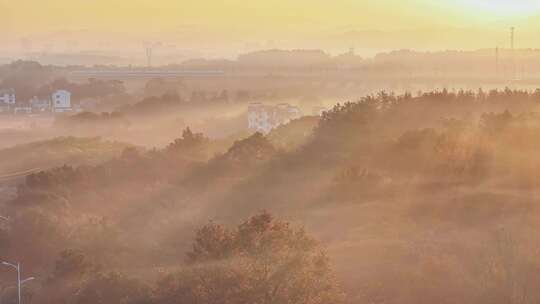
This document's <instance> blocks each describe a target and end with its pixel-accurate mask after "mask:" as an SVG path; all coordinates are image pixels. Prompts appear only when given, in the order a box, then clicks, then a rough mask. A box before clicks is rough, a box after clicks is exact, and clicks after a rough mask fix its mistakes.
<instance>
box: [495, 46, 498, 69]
mask: <svg viewBox="0 0 540 304" xmlns="http://www.w3.org/2000/svg"><path fill="white" fill-rule="evenodd" d="M495 76H496V77H499V46H498V45H497V47H495Z"/></svg>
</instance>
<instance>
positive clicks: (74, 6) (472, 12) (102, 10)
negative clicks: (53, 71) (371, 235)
mask: <svg viewBox="0 0 540 304" xmlns="http://www.w3.org/2000/svg"><path fill="white" fill-rule="evenodd" d="M0 11H1V12H2V15H3V17H6V16H7V18H3V26H2V27H0V33H3V34H6V35H11V36H14V37H15V36H16V37H26V36H32V35H44V34H47V33H53V32H56V33H58V32H79V33H80V32H81V31H85V32H86V33H87V34H79V37H78V39H80V40H84V39H90V36H91V34H90V33H93V35H94V36H95V35H101V36H103V37H107V35H109V34H110V35H112V34H113V33H115V34H117V35H122V37H131V36H132V37H137V38H133V39H139V38H140V37H143V36H145V35H147V36H149V35H153V37H154V38H153V39H155V40H160V39H163V40H166V39H170V37H176V39H177V40H185V41H190V42H193V41H195V42H196V41H199V40H200V41H203V40H211V39H216V41H217V42H221V41H223V40H231V41H232V40H256V39H261V40H277V41H280V39H283V40H288V41H293V40H295V39H297V40H298V41H307V40H310V41H312V42H313V41H315V40H317V39H326V40H328V37H332V36H335V35H337V36H339V35H341V34H343V33H346V32H351V31H360V32H363V31H386V32H390V33H392V32H393V33H400V32H404V31H405V32H407V33H408V36H407V38H408V39H409V40H411V41H410V42H411V44H412V45H414V42H415V41H418V42H419V43H420V41H424V42H425V41H427V40H430V39H431V38H433V39H435V38H436V39H441V37H440V36H441V33H442V32H443V31H445V30H449V31H453V32H452V35H453V36H452V39H455V41H456V42H455V43H463V45H464V46H466V44H467V43H466V42H467V41H474V42H477V44H478V46H482V45H481V44H482V43H483V44H486V47H487V46H488V45H489V46H490V47H491V46H492V45H493V44H496V43H500V42H499V41H491V40H502V39H504V37H506V33H501V34H499V35H500V37H499V36H497V35H494V34H493V37H492V36H489V35H488V34H487V33H488V32H489V33H492V32H497V31H499V32H502V31H505V30H506V29H508V27H509V26H510V25H514V24H517V25H518V26H520V25H521V26H522V27H524V28H526V29H523V30H522V33H523V35H524V36H525V35H526V34H525V32H530V33H531V35H532V33H533V32H535V29H536V26H537V25H538V24H540V23H539V22H537V21H536V18H535V17H536V16H537V15H538V12H540V0H249V1H248V0H0ZM460 30H462V33H460ZM482 31H485V32H486V35H482V36H484V37H483V40H482V39H480V41H477V38H478V37H476V38H475V37H472V35H478V34H479V33H481V32H482ZM97 33H99V34H97ZM85 35H88V37H85ZM372 36H373V34H372ZM430 37H431V38H430ZM375 38H376V37H375ZM70 39H73V37H71V38H70ZM365 39H368V38H365ZM433 39H431V40H433ZM330 40H331V39H330ZM368 40H369V39H368ZM531 41H532V39H531ZM206 43H208V41H206ZM453 43H454V42H453ZM534 43H536V42H534ZM530 44H533V42H530ZM434 45H435V44H434ZM530 46H533V45H530ZM406 47H409V46H408V45H407V46H406ZM441 47H448V46H444V45H441ZM458 47H459V45H456V48H458ZM539 47H540V45H539Z"/></svg>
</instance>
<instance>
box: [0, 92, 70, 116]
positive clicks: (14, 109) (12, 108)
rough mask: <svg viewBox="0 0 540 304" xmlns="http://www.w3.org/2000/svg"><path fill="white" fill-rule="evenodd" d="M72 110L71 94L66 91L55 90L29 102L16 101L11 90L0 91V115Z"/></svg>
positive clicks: (35, 97)
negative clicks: (48, 94)
mask: <svg viewBox="0 0 540 304" xmlns="http://www.w3.org/2000/svg"><path fill="white" fill-rule="evenodd" d="M74 110H76V109H74V107H73V106H72V104H71V93H70V92H69V91H66V90H57V91H55V92H53V93H52V94H51V95H50V96H47V97H45V98H39V97H37V96H34V97H33V98H31V99H30V100H29V101H19V100H17V97H16V94H15V90H13V89H5V90H0V113H3V114H33V113H66V112H72V111H74Z"/></svg>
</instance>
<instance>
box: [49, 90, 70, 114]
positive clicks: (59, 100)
mask: <svg viewBox="0 0 540 304" xmlns="http://www.w3.org/2000/svg"><path fill="white" fill-rule="evenodd" d="M51 107H52V110H53V112H56V113H64V112H71V111H72V108H71V93H70V92H68V91H66V90H58V91H56V92H54V93H53V94H52V97H51Z"/></svg>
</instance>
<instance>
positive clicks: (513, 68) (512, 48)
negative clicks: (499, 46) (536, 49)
mask: <svg viewBox="0 0 540 304" xmlns="http://www.w3.org/2000/svg"><path fill="white" fill-rule="evenodd" d="M515 31H516V28H515V27H513V26H512V27H511V28H510V57H511V58H510V60H511V67H510V68H511V72H510V73H511V76H512V80H514V79H515V78H516V55H515V45H514V39H515Z"/></svg>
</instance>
